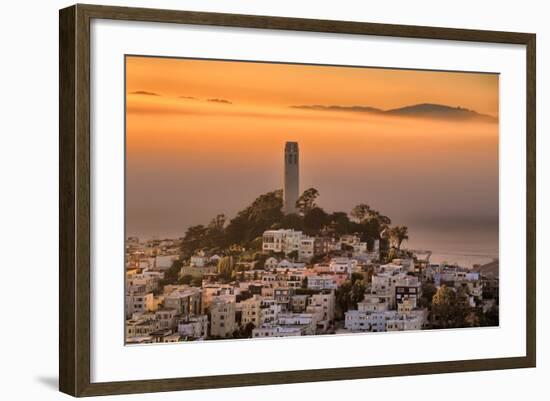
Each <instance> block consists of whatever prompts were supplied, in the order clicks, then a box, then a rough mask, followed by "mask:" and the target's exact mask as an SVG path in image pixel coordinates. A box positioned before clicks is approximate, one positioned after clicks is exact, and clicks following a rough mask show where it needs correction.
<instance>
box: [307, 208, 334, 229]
mask: <svg viewBox="0 0 550 401" xmlns="http://www.w3.org/2000/svg"><path fill="white" fill-rule="evenodd" d="M328 222H329V221H328V214H327V213H326V212H325V211H324V210H323V209H321V208H320V207H314V208H313V209H311V210H309V211H307V212H306V214H305V215H304V227H305V228H306V229H308V230H310V231H318V230H320V229H321V228H323V227H324V226H326V225H327V224H328Z"/></svg>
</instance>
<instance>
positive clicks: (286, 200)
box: [283, 142, 300, 214]
mask: <svg viewBox="0 0 550 401" xmlns="http://www.w3.org/2000/svg"><path fill="white" fill-rule="evenodd" d="M299 190H300V152H299V150H298V142H287V143H286V144H285V183H284V191H283V211H284V212H285V213H286V214H288V213H296V201H297V200H298V196H300V195H299Z"/></svg>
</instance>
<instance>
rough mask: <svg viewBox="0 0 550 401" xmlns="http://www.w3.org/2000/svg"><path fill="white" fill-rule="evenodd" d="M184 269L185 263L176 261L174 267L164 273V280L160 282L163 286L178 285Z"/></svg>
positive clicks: (173, 263)
mask: <svg viewBox="0 0 550 401" xmlns="http://www.w3.org/2000/svg"><path fill="white" fill-rule="evenodd" d="M182 267H183V262H182V261H181V260H179V259H178V260H174V261H173V262H172V266H170V268H169V269H168V270H166V271H165V272H164V278H163V279H162V280H161V281H160V285H161V286H165V285H167V284H176V283H177V282H178V279H179V275H180V270H181V268H182Z"/></svg>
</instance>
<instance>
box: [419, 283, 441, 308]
mask: <svg viewBox="0 0 550 401" xmlns="http://www.w3.org/2000/svg"><path fill="white" fill-rule="evenodd" d="M436 291H437V288H436V287H435V285H433V284H432V283H428V282H425V283H423V284H422V296H421V297H420V300H419V306H420V307H422V308H424V307H428V308H431V306H432V299H433V296H434V295H435V293H436Z"/></svg>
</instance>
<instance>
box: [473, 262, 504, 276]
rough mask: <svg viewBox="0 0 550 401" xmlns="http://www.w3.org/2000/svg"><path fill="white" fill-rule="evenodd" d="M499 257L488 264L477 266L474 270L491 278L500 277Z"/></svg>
mask: <svg viewBox="0 0 550 401" xmlns="http://www.w3.org/2000/svg"><path fill="white" fill-rule="evenodd" d="M498 270H499V268H498V259H496V260H494V261H492V262H489V263H487V264H484V265H481V266H478V267H475V268H474V269H473V271H476V272H478V273H480V274H482V275H484V276H487V277H489V278H498Z"/></svg>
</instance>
